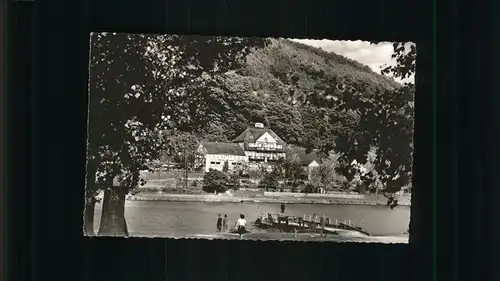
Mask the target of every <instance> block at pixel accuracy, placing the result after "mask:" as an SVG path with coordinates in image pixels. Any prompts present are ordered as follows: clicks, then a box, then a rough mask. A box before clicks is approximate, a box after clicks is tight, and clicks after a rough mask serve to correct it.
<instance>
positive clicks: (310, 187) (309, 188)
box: [302, 183, 318, 194]
mask: <svg viewBox="0 0 500 281" xmlns="http://www.w3.org/2000/svg"><path fill="white" fill-rule="evenodd" d="M317 192H318V188H317V187H315V186H314V185H312V184H310V183H309V184H307V185H306V186H305V187H304V189H302V193H306V194H307V193H317Z"/></svg>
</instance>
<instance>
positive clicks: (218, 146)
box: [201, 142, 245, 156]
mask: <svg viewBox="0 0 500 281" xmlns="http://www.w3.org/2000/svg"><path fill="white" fill-rule="evenodd" d="M201 145H202V146H203V148H204V149H205V151H206V152H207V153H208V154H226V155H238V156H245V152H244V151H243V149H242V148H241V147H240V146H239V145H238V144H237V143H227V142H201Z"/></svg>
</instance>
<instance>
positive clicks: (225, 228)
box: [222, 214, 227, 232]
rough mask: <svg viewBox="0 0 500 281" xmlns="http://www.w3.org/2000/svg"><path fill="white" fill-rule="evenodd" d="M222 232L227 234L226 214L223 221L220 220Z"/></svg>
mask: <svg viewBox="0 0 500 281" xmlns="http://www.w3.org/2000/svg"><path fill="white" fill-rule="evenodd" d="M222 231H224V232H227V214H224V219H223V220H222Z"/></svg>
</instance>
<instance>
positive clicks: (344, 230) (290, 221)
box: [254, 214, 371, 236]
mask: <svg viewBox="0 0 500 281" xmlns="http://www.w3.org/2000/svg"><path fill="white" fill-rule="evenodd" d="M254 227H255V228H257V229H265V230H267V231H269V232H287V233H322V234H335V235H345V236H371V235H370V233H368V232H367V231H366V230H364V229H363V228H362V227H360V226H355V225H351V224H348V223H346V222H335V223H330V222H329V219H325V218H323V219H320V221H317V220H316V218H315V217H309V218H306V217H305V216H303V217H296V216H283V215H280V214H278V215H272V214H267V216H261V217H260V218H257V219H256V220H255V222H254Z"/></svg>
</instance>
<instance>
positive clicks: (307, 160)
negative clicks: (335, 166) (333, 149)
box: [292, 147, 322, 166]
mask: <svg viewBox="0 0 500 281" xmlns="http://www.w3.org/2000/svg"><path fill="white" fill-rule="evenodd" d="M292 151H294V152H295V153H297V156H299V158H300V164H301V165H302V166H308V165H309V164H311V162H313V161H316V162H317V163H321V158H322V157H321V155H320V153H319V151H318V150H313V151H311V152H310V153H306V149H305V148H302V147H293V148H292Z"/></svg>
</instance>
